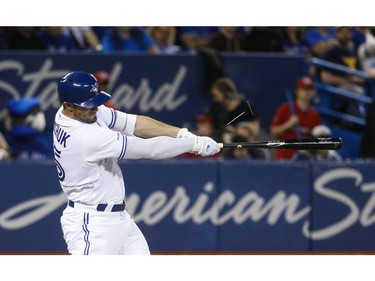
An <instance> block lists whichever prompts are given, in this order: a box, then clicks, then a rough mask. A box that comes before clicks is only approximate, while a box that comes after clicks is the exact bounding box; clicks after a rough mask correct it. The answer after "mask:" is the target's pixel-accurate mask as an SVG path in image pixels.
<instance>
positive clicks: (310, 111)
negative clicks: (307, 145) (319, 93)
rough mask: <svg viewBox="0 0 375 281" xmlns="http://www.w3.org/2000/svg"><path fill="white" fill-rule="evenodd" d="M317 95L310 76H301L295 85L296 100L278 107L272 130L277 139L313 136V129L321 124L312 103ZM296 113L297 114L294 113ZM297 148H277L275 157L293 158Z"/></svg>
mask: <svg viewBox="0 0 375 281" xmlns="http://www.w3.org/2000/svg"><path fill="white" fill-rule="evenodd" d="M314 96H315V89H314V84H313V81H312V79H311V78H310V77H300V78H299V79H298V80H297V82H296V86H295V91H294V101H293V102H292V103H290V102H284V103H282V104H281V105H279V107H278V108H277V109H276V112H275V115H274V117H273V119H272V123H271V128H270V132H271V135H272V136H274V137H275V138H276V139H280V140H288V139H296V138H297V135H298V133H299V134H300V135H301V137H302V138H305V137H309V136H311V130H312V129H313V128H314V127H315V126H317V125H320V115H319V113H318V111H316V109H314V108H313V107H312V105H311V103H312V100H313V98H314ZM294 113H295V114H294ZM294 153H296V151H295V150H283V149H276V151H275V159H291V158H292V156H293V154H294Z"/></svg>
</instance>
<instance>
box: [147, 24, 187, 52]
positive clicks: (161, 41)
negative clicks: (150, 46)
mask: <svg viewBox="0 0 375 281" xmlns="http://www.w3.org/2000/svg"><path fill="white" fill-rule="evenodd" d="M148 30H149V32H150V34H151V37H152V38H153V39H154V41H155V43H156V45H157V46H158V48H159V50H160V53H162V54H173V53H176V52H178V51H179V50H180V46H177V45H175V40H176V28H175V27H172V26H154V27H150V28H149V29H148Z"/></svg>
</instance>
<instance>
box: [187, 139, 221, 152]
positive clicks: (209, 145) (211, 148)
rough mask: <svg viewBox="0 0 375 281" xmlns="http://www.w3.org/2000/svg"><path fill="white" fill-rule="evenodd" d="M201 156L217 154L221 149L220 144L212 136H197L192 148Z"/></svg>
mask: <svg viewBox="0 0 375 281" xmlns="http://www.w3.org/2000/svg"><path fill="white" fill-rule="evenodd" d="M192 151H193V152H194V153H196V154H199V155H201V156H211V155H215V154H216V153H218V152H219V151H220V148H219V145H218V144H217V142H216V141H214V140H213V139H212V138H210V137H197V136H196V137H195V144H194V148H193V150H192Z"/></svg>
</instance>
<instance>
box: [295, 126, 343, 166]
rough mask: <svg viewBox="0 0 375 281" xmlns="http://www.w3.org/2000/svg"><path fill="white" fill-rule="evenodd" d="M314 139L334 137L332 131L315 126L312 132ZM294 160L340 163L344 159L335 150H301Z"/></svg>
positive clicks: (324, 127)
mask: <svg viewBox="0 0 375 281" xmlns="http://www.w3.org/2000/svg"><path fill="white" fill-rule="evenodd" d="M311 135H312V137H314V138H330V137H332V133H331V129H330V128H328V127H327V126H325V125H318V126H315V127H314V128H313V130H312V132H311ZM292 160H334V161H340V160H342V157H341V155H340V154H338V153H337V151H335V150H299V151H298V152H297V153H296V154H294V155H293V157H292Z"/></svg>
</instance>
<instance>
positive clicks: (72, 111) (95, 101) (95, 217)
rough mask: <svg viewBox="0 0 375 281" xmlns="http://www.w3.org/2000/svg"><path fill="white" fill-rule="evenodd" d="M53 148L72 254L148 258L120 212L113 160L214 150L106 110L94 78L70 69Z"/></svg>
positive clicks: (199, 139)
mask: <svg viewBox="0 0 375 281" xmlns="http://www.w3.org/2000/svg"><path fill="white" fill-rule="evenodd" d="M57 91H58V96H59V100H60V103H61V107H60V109H59V110H58V111H57V113H56V116H55V124H54V134H53V148H54V154H55V162H56V167H57V173H58V178H59V181H60V184H61V188H62V189H63V191H64V192H65V193H66V194H67V196H68V204H67V207H66V208H65V210H64V211H63V215H62V217H61V226H62V231H63V234H64V239H65V242H66V244H67V248H68V251H69V253H70V254H73V255H95V254H96V255H98V254H99V255H103V254H104V255H105V254H114V255H149V254H150V250H149V248H148V245H147V242H146V239H145V238H144V236H143V234H142V233H141V231H140V229H139V228H138V227H137V225H136V224H135V222H134V221H133V220H132V219H131V217H130V215H129V214H128V213H127V211H126V209H125V207H126V202H125V185H124V181H123V176H122V172H121V169H120V167H119V166H118V164H117V162H118V160H120V159H141V158H149V159H165V158H171V157H175V156H177V155H180V154H183V153H186V152H193V153H197V154H199V155H202V156H210V155H214V154H216V153H218V152H219V151H220V148H219V146H218V144H217V143H216V142H215V141H214V140H213V139H211V138H209V137H205V136H196V135H194V134H192V133H190V132H189V131H188V130H187V129H186V128H177V127H174V126H171V125H168V124H165V123H162V122H159V121H157V120H154V119H152V118H149V117H146V116H139V115H138V116H137V115H133V114H128V113H124V112H121V111H117V110H114V109H113V108H108V107H106V106H104V105H103V104H104V103H105V102H107V101H108V100H109V99H110V97H111V96H110V95H109V94H108V93H106V92H104V91H100V90H99V85H98V82H97V80H96V79H95V77H94V76H93V75H92V74H90V73H87V72H80V71H78V72H71V73H68V74H67V75H65V76H64V77H63V78H62V79H61V80H60V81H59V83H58V89H57Z"/></svg>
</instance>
